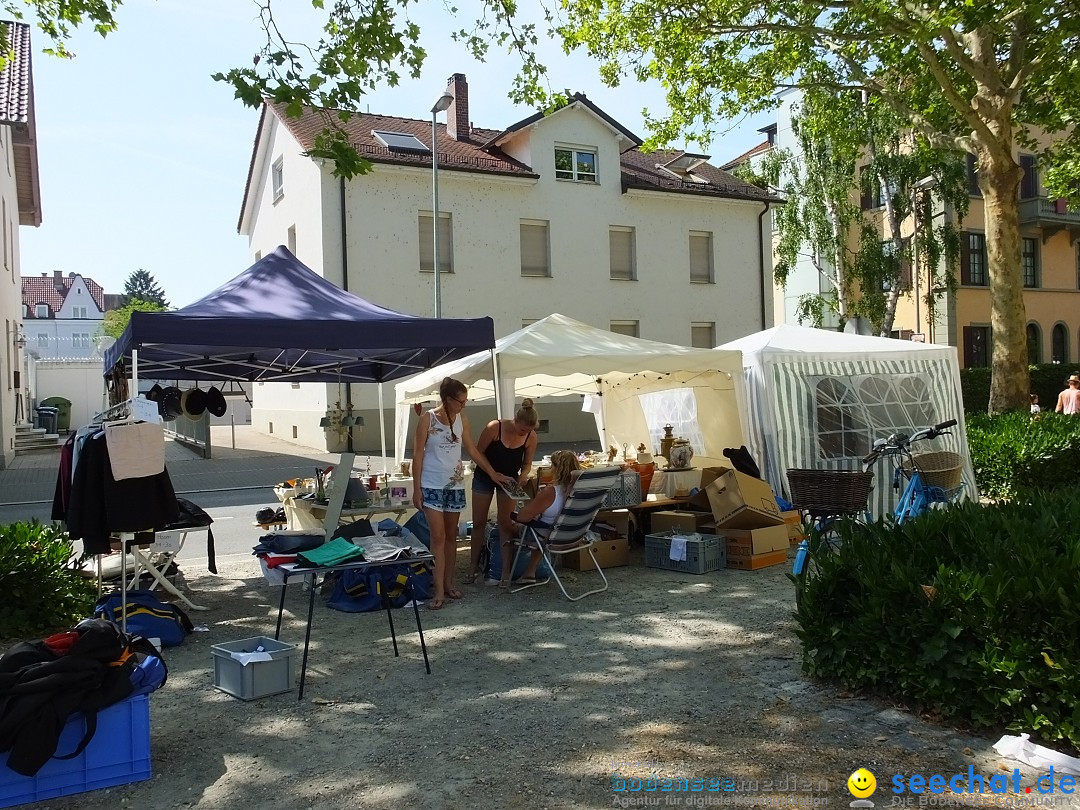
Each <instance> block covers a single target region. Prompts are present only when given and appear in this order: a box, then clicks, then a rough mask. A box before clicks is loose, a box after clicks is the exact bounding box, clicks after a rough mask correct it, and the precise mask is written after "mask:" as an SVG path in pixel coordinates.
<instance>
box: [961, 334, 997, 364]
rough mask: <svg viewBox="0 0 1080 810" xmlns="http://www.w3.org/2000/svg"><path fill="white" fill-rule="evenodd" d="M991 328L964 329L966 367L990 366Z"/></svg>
mask: <svg viewBox="0 0 1080 810" xmlns="http://www.w3.org/2000/svg"><path fill="white" fill-rule="evenodd" d="M990 340H991V336H990V327H989V326H965V327H964V367H965V368H986V367H988V366H989V365H990Z"/></svg>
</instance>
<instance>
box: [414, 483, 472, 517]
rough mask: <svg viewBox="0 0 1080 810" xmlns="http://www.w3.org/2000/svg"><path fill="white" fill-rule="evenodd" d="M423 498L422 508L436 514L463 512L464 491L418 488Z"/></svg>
mask: <svg viewBox="0 0 1080 810" xmlns="http://www.w3.org/2000/svg"><path fill="white" fill-rule="evenodd" d="M420 492H421V494H422V495H423V496H424V506H426V507H427V508H428V509H434V510H435V511H436V512H464V511H465V490H464V489H449V488H447V489H428V488H427V487H421V488H420Z"/></svg>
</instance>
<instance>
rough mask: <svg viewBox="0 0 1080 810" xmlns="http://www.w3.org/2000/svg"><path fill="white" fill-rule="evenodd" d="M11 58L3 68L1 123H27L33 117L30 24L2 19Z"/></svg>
mask: <svg viewBox="0 0 1080 810" xmlns="http://www.w3.org/2000/svg"><path fill="white" fill-rule="evenodd" d="M0 28H3V29H4V36H5V39H6V40H7V43H6V44H7V46H8V48H9V49H10V50H11V58H10V59H8V60H7V61H6V62H5V63H4V69H3V70H0V123H5V124H25V123H27V121H28V120H29V118H30V103H31V102H30V99H31V96H30V92H31V91H30V86H31V70H30V26H29V25H27V24H26V23H16V22H8V21H3V22H0Z"/></svg>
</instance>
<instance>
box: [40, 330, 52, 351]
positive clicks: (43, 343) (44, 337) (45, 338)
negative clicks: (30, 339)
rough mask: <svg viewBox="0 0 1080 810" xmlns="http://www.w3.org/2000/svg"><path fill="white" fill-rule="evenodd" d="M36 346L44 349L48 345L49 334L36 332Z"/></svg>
mask: <svg viewBox="0 0 1080 810" xmlns="http://www.w3.org/2000/svg"><path fill="white" fill-rule="evenodd" d="M37 345H38V348H41V349H44V348H46V347H47V346H48V345H49V336H48V334H46V333H45V332H38V336H37Z"/></svg>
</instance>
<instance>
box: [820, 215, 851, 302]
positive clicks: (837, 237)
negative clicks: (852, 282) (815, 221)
mask: <svg viewBox="0 0 1080 810" xmlns="http://www.w3.org/2000/svg"><path fill="white" fill-rule="evenodd" d="M825 210H826V211H827V212H828V215H829V224H830V226H831V227H832V236H833V272H834V273H835V274H836V313H837V314H838V315H839V316H840V320H845V319H846V318H847V310H848V307H847V290H846V289H845V288H846V287H847V278H846V277H845V273H844V234H843V232H842V229H841V227H840V212H839V211H837V210H836V204H835V203H832V202H828V201H827V202H826V203H825Z"/></svg>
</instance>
